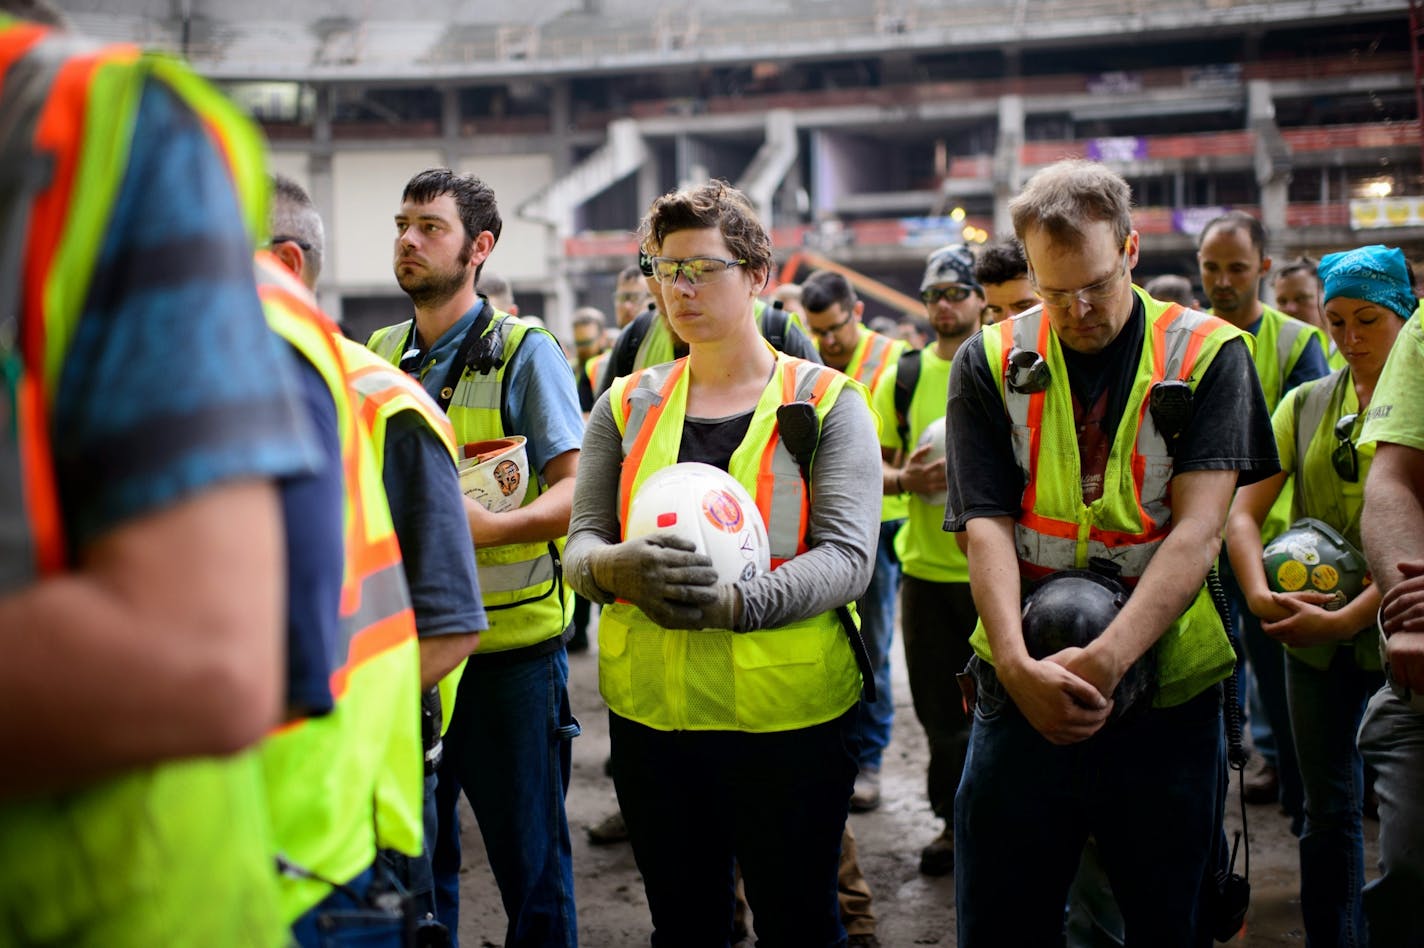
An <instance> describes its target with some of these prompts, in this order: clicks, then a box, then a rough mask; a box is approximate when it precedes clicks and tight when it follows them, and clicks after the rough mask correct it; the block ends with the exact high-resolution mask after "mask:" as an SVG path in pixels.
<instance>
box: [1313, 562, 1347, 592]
mask: <svg viewBox="0 0 1424 948" xmlns="http://www.w3.org/2000/svg"><path fill="white" fill-rule="evenodd" d="M1310 585H1312V586H1314V587H1315V588H1316V589H1318V590H1320V591H1321V592H1330V590H1332V589H1334V588H1335V587H1336V586H1338V585H1340V573H1339V571H1338V570H1336V569H1335V567H1333V566H1326V565H1325V564H1324V563H1321V564H1320V565H1319V566H1317V567H1315V569H1313V570H1311V571H1310Z"/></svg>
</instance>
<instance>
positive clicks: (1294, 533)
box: [1262, 517, 1369, 610]
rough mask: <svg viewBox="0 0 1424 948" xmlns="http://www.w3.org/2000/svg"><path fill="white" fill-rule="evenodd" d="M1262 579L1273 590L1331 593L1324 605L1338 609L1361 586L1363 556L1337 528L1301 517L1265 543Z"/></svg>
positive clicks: (1364, 570)
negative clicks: (1264, 573)
mask: <svg viewBox="0 0 1424 948" xmlns="http://www.w3.org/2000/svg"><path fill="white" fill-rule="evenodd" d="M1262 559H1263V561H1264V564H1265V567H1266V583H1267V584H1268V585H1269V586H1270V587H1271V589H1272V590H1274V591H1275V592H1321V593H1325V594H1327V595H1330V596H1333V597H1334V599H1333V600H1332V601H1331V602H1328V603H1326V604H1325V606H1324V608H1326V609H1331V610H1334V609H1339V608H1340V607H1341V606H1343V605H1345V603H1347V602H1349V601H1350V600H1351V599H1354V598H1355V597H1356V596H1358V595H1359V594H1360V593H1361V591H1363V590H1364V588H1365V584H1366V582H1367V579H1366V575H1367V573H1368V572H1369V567H1368V566H1367V565H1366V563H1365V556H1364V554H1363V553H1361V552H1360V551H1359V550H1357V549H1355V545H1354V544H1353V543H1351V542H1350V541H1349V540H1347V539H1345V538H1344V536H1342V535H1341V534H1340V531H1338V530H1336V529H1335V528H1334V527H1332V526H1330V524H1328V523H1324V522H1323V521H1320V520H1315V519H1313V518H1311V517H1303V518H1301V519H1300V520H1297V521H1296V522H1295V523H1293V524H1291V526H1290V529H1289V530H1287V531H1286V532H1285V533H1282V534H1281V535H1280V536H1278V537H1276V538H1275V539H1274V540H1272V541H1271V542H1270V543H1268V544H1266V549H1265V550H1264V551H1263V552H1262Z"/></svg>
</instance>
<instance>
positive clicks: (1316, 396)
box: [1295, 369, 1349, 489]
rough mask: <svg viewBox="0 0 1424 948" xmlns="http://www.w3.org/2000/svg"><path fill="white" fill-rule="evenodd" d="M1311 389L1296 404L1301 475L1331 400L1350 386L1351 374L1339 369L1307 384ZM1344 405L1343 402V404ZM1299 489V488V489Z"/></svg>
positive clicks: (1297, 463)
mask: <svg viewBox="0 0 1424 948" xmlns="http://www.w3.org/2000/svg"><path fill="white" fill-rule="evenodd" d="M1306 384H1307V385H1309V386H1310V387H1309V388H1307V389H1306V390H1305V391H1304V392H1302V393H1301V397H1300V398H1298V399H1296V402H1295V412H1296V414H1295V457H1296V462H1295V470H1296V473H1297V474H1299V472H1300V469H1301V466H1302V465H1303V464H1304V463H1305V452H1306V450H1307V449H1308V448H1309V447H1310V442H1311V441H1313V440H1315V432H1316V430H1317V429H1319V428H1320V423H1321V422H1322V421H1324V420H1325V413H1326V412H1327V411H1329V410H1330V399H1331V396H1333V395H1334V394H1335V391H1336V389H1337V388H1338V387H1339V386H1340V385H1342V384H1349V373H1348V372H1347V371H1346V370H1345V369H1338V370H1336V371H1335V372H1334V373H1332V374H1331V375H1328V376H1326V377H1325V378H1323V379H1321V380H1320V381H1318V382H1314V383H1310V382H1307V383H1306ZM1341 404H1343V402H1342V403H1341ZM1297 489H1299V488H1297Z"/></svg>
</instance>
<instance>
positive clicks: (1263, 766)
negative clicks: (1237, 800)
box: [1241, 755, 1281, 803]
mask: <svg viewBox="0 0 1424 948" xmlns="http://www.w3.org/2000/svg"><path fill="white" fill-rule="evenodd" d="M1241 786H1242V789H1243V790H1245V791H1246V802H1247V803H1275V802H1276V801H1277V800H1279V799H1280V796H1281V782H1280V779H1279V778H1278V777H1277V776H1276V768H1275V767H1273V766H1271V764H1269V763H1267V761H1266V758H1264V757H1261V756H1259V755H1257V756H1255V757H1252V758H1251V762H1250V763H1248V764H1247V765H1246V769H1245V770H1243V771H1242V772H1241Z"/></svg>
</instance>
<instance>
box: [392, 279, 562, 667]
mask: <svg viewBox="0 0 1424 948" xmlns="http://www.w3.org/2000/svg"><path fill="white" fill-rule="evenodd" d="M485 305H489V304H488V303H486V304H485ZM492 332H499V333H502V334H503V346H504V361H503V362H502V363H501V364H499V365H498V366H494V367H492V368H491V370H490V371H489V372H478V371H476V370H475V369H474V368H471V367H469V366H466V368H465V370H464V371H463V372H462V373H461V374H460V380H459V381H458V382H457V383H456V384H455V389H454V391H453V392H452V393H451V395H450V408H449V409H448V412H447V413H448V414H449V416H450V423H451V424H452V425H453V426H454V428H455V439H456V443H457V444H471V443H473V442H476V441H490V440H493V439H495V438H503V437H505V436H507V435H518V434H522V435H525V436H526V437H527V436H530V435H531V434H533V433H532V432H527V431H509V430H508V429H506V427H505V423H504V413H503V411H502V408H503V405H504V384H505V382H504V380H505V373H506V372H507V371H508V368H509V365H510V363H511V362H513V361H514V354H515V352H517V351H518V349H519V345H520V343H521V342H522V341H523V340H524V337H525V335H526V334H528V333H530V332H545V330H543V329H539V328H537V327H535V326H532V325H530V324H529V323H526V322H524V321H522V320H521V319H519V318H518V317H517V316H510V315H508V314H506V313H501V312H498V311H496V312H495V313H494V316H493V318H492V319H490V321H489V323H488V325H487V326H486V327H485V335H489V334H490V333H492ZM412 333H413V329H412V328H411V324H410V322H409V321H407V322H403V323H397V324H396V325H394V326H387V327H385V328H384V329H378V330H376V331H375V332H374V333H372V334H371V338H370V339H369V340H368V341H367V342H366V347H367V348H368V349H370V350H371V351H372V352H374V353H375V354H376V355H378V356H380V357H381V358H382V359H384V360H385V361H387V362H389V363H390V364H392V365H397V364H399V362H400V358H401V355H402V354H403V353H404V352H405V351H406V349H407V348H409V344H410V337H411V334H412ZM546 335H547V333H546ZM550 338H553V337H552V336H550ZM432 371H436V372H440V373H442V374H443V373H444V371H445V370H444V368H443V367H440V366H437V367H436V368H435V369H433V370H432ZM530 468H531V470H532V468H533V465H532V464H531V465H530ZM533 475H534V476H532V477H530V478H529V486H528V487H527V488H526V489H525V492H524V501H523V503H522V504H521V506H528V505H529V504H531V503H533V502H534V499H535V498H536V497H538V496H539V495H540V494H542V493H544V491H546V490H548V486H547V485H546V484H545V483H544V479H543V478H542V477H541V476H539V473H538V472H537V471H533ZM564 542H565V538H564V537H559V538H558V539H557V540H553V541H548V542H544V541H540V542H536V543H506V544H503V545H501V546H476V547H475V566H476V567H477V568H478V570H479V578H480V596H481V598H482V599H483V600H484V605H485V612H486V614H487V615H488V617H489V628H488V629H487V630H485V631H484V632H481V633H480V645H479V648H478V649H476V650H475V654H477V655H483V654H486V653H489V652H504V651H508V650H510V649H515V648H524V647H526V646H530V645H537V644H538V643H540V642H544V641H547V640H548V639H552V638H556V637H558V636H561V635H563V634H564V630H565V629H567V628H568V627H569V623H570V622H572V621H573V590H572V589H571V588H570V587H568V586H567V585H565V583H564V575H563V551H564Z"/></svg>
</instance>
